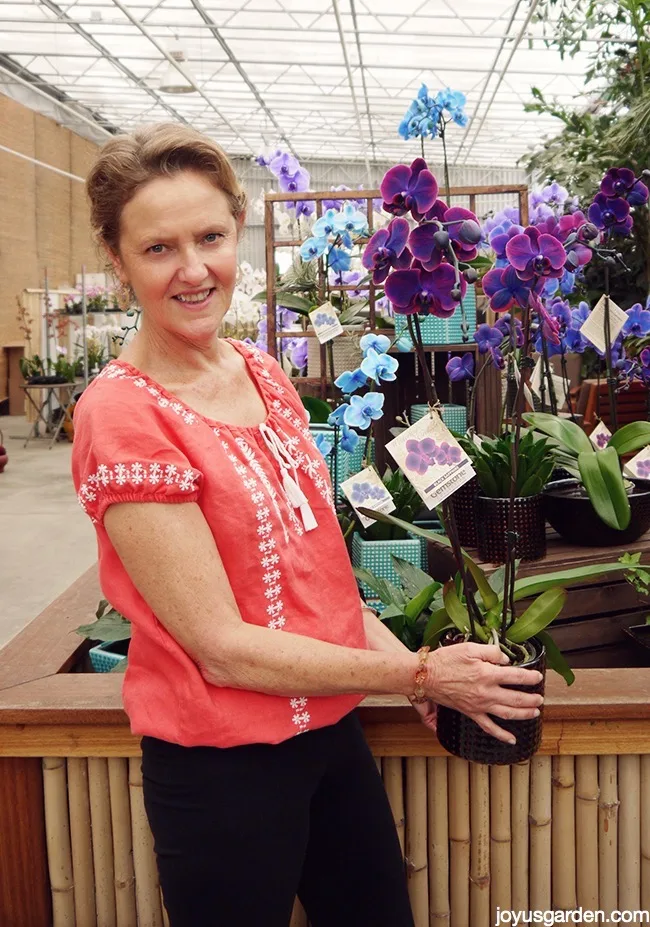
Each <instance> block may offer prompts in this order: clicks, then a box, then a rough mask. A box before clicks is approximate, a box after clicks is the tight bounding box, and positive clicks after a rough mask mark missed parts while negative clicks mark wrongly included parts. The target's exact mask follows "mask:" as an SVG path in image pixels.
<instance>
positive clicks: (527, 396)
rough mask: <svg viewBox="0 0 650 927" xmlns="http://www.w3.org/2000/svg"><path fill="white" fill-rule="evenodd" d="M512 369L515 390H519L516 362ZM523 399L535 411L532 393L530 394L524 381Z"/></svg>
mask: <svg viewBox="0 0 650 927" xmlns="http://www.w3.org/2000/svg"><path fill="white" fill-rule="evenodd" d="M512 369H513V371H514V374H515V382H516V384H517V391H518V390H519V383H520V382H521V374H520V373H519V367H517V364H516V363H515V364H513V365H512ZM524 399H525V400H526V402H527V403H528V405H529V406H530V408H531V410H532V411H533V412H534V411H535V400H534V399H533V394H532V393H531V391H530V390H529V389H528V387H527V386H526V384H525V383H524Z"/></svg>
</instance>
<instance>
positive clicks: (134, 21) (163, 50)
mask: <svg viewBox="0 0 650 927" xmlns="http://www.w3.org/2000/svg"><path fill="white" fill-rule="evenodd" d="M45 2H48V3H51V2H52V0H45ZM113 3H114V4H115V6H116V7H117V8H118V10H120V11H121V12H122V13H123V14H124V15H125V16H126V17H127V19H128V20H129V21H130V22H131V23H132V24H133V25H134V26H137V27H138V29H139V30H140V32H141V33H142V34H143V35H144V36H145V38H147V39H148V40H149V41H150V42H151V44H152V45H153V46H154V47H155V49H156V50H157V51H158V52H160V54H161V55H162V56H163V57H164V58H166V59H167V61H168V62H169V63H170V64H172V65H173V66H174V67H175V68H176V70H177V71H179V72H180V73H181V74H182V75H183V77H184V78H185V80H189V82H190V84H191V85H192V86H193V87H194V89H195V90H196V91H197V93H200V94H201V96H202V97H203V99H204V100H205V101H206V103H208V105H209V106H210V108H211V109H212V110H213V111H214V112H215V113H216V114H217V116H218V117H219V119H221V121H222V122H223V123H224V125H227V126H228V128H229V129H230V131H231V132H232V133H233V134H234V135H235V136H236V138H238V139H239V140H240V142H243V144H244V145H245V146H246V147H247V148H248V150H249V151H250V152H251V154H253V155H254V154H256V152H255V151H253V148H252V146H251V144H250V142H249V141H248V140H247V139H245V138H244V137H243V136H242V135H240V133H239V132H238V131H237V129H236V128H235V127H234V126H233V125H232V124H231V123H230V122H229V121H228V120H227V119H226V118H225V117H224V116H223V115H222V114H221V112H220V111H219V109H218V108H217V107H216V106H215V105H214V103H213V101H212V100H211V99H210V98H209V97H208V96H207V95H206V93H205V91H204V90H203V89H202V88H201V87H200V86H199V85H198V84H197V82H196V81H195V80H194V78H193V77H192V75H191V74H186V72H185V71H184V70H183V68H182V67H180V65H179V64H178V62H176V61H175V60H174V59H173V58H172V56H171V55H170V54H169V52H168V51H167V49H166V48H164V46H162V45H161V44H160V42H158V40H157V39H156V38H155V36H153V35H151V33H150V32H149V29H148V28H147V27H146V26H145V25H143V23H141V22H140V21H139V20H138V19H136V18H135V16H134V15H133V14H132V13H131V11H130V10H129V9H128V8H127V7H125V6H124V4H123V3H122V2H121V0H113ZM156 96H157V94H156ZM179 118H180V119H181V122H185V120H184V119H183V118H182V117H179Z"/></svg>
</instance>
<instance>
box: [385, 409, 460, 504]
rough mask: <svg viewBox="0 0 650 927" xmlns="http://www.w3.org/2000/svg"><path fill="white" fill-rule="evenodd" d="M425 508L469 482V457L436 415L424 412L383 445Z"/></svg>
mask: <svg viewBox="0 0 650 927" xmlns="http://www.w3.org/2000/svg"><path fill="white" fill-rule="evenodd" d="M386 450H387V451H389V452H390V454H391V456H392V457H393V458H394V460H395V461H396V463H397V464H398V466H399V468H400V469H401V470H402V472H403V473H404V474H405V476H406V477H407V478H408V480H409V481H410V482H411V483H412V484H413V486H414V487H415V489H416V490H417V491H418V493H419V495H420V497H421V498H422V501H423V502H424V504H425V505H426V507H427V508H428V509H434V508H435V507H436V506H437V505H440V503H441V502H444V500H445V499H447V498H448V497H449V496H451V495H452V494H453V493H455V492H456V490H457V489H460V487H461V486H463V485H464V484H465V483H467V482H469V480H471V478H472V477H473V476H474V470H473V468H472V465H471V463H470V459H469V457H468V456H467V454H466V453H465V451H464V450H463V449H462V447H461V446H460V444H459V443H458V441H456V439H455V438H454V437H453V435H452V434H451V432H450V431H449V429H448V428H447V427H446V426H445V425H444V424H443V422H442V420H441V418H440V416H439V415H438V414H437V413H435V412H434V414H433V415H430V414H429V413H427V414H426V415H425V416H424V418H421V419H420V420H419V421H418V422H416V423H415V425H411V427H410V428H407V429H406V431H403V432H402V433H401V434H399V435H398V436H397V437H396V438H394V439H393V440H392V441H390V442H389V443H388V444H387V445H386Z"/></svg>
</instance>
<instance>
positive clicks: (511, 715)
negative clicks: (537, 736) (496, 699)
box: [490, 705, 540, 721]
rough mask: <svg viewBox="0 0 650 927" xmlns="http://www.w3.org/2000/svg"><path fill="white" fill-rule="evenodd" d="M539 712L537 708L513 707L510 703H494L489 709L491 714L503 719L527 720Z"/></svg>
mask: <svg viewBox="0 0 650 927" xmlns="http://www.w3.org/2000/svg"><path fill="white" fill-rule="evenodd" d="M539 713H540V711H539V708H513V706H512V705H495V707H494V708H491V709H490V714H491V715H496V716H497V718H503V719H504V720H505V721H527V720H528V719H529V718H536V717H537V716H538V715H539Z"/></svg>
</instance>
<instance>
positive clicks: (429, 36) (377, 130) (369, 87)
mask: <svg viewBox="0 0 650 927" xmlns="http://www.w3.org/2000/svg"><path fill="white" fill-rule="evenodd" d="M536 6H537V0H515V2H512V0H491V2H489V3H486V2H485V0H397V2H396V0H155V2H154V0H78V2H72V3H68V2H61V0H59V2H55V0H23V2H5V0H2V2H0V80H1V81H2V89H3V90H4V92H6V93H8V94H9V95H11V96H14V97H15V98H17V99H21V98H23V99H26V97H27V96H29V97H30V104H29V105H32V106H34V105H38V104H34V102H33V101H34V100H37V101H41V105H40V106H38V108H39V109H42V111H43V112H48V113H51V112H52V97H55V98H56V99H57V100H58V101H59V104H60V105H57V106H56V108H55V112H56V118H57V119H58V121H59V122H62V123H64V124H66V125H68V126H69V127H70V128H72V129H75V130H76V131H78V132H80V133H81V134H84V135H87V136H89V137H92V138H95V139H96V140H100V139H101V138H102V137H107V136H108V134H109V132H114V131H116V130H118V129H119V130H129V129H132V128H133V127H135V126H137V125H138V124H141V123H143V122H154V121H160V120H169V119H173V120H177V121H179V122H184V123H189V124H191V125H193V126H195V127H197V128H198V129H201V130H203V131H204V132H206V133H208V134H209V135H211V136H213V137H214V138H216V139H217V140H218V141H219V142H220V143H221V144H222V145H223V146H224V147H225V148H226V150H227V151H228V152H229V153H231V154H237V155H243V156H254V155H257V154H258V153H259V152H260V150H261V149H262V148H263V147H264V146H265V145H273V146H275V145H280V146H286V147H288V148H290V149H291V150H292V151H293V152H294V153H295V154H297V155H298V156H299V157H300V158H303V159H307V158H318V159H327V160H330V159H331V160H337V161H340V160H356V161H366V162H367V163H371V162H374V161H394V160H405V159H407V158H408V157H409V156H415V155H416V154H417V153H419V150H420V143H419V141H415V140H411V141H408V142H405V141H404V140H403V139H402V138H400V136H399V135H398V131H397V129H398V125H399V123H400V121H401V119H402V117H403V115H404V113H405V111H406V109H407V107H408V105H409V103H410V101H411V100H412V99H413V98H414V97H415V95H416V94H417V91H418V90H419V88H420V85H421V84H422V83H423V82H424V83H426V84H427V85H428V87H429V89H430V91H431V92H433V93H435V92H436V91H437V90H439V89H442V88H446V87H450V88H452V89H453V90H460V91H462V92H463V93H464V94H466V96H467V106H466V112H467V114H468V115H469V117H470V122H469V124H468V125H467V126H466V127H465V128H461V127H459V126H456V125H450V127H449V130H448V151H449V157H450V162H451V163H452V164H454V165H457V166H463V165H486V164H487V165H502V166H514V165H515V164H516V163H517V161H518V160H519V158H520V157H521V156H522V155H523V154H525V153H526V152H527V151H528V150H530V149H531V148H532V147H533V146H535V145H536V144H537V143H539V141H540V140H541V139H542V137H543V136H545V135H553V134H555V133H556V132H557V131H558V130H559V128H560V123H559V122H558V121H557V120H555V119H553V118H550V117H545V116H540V115H538V114H535V113H526V112H525V110H524V106H525V104H526V103H527V102H530V101H531V100H532V99H533V96H532V91H531V88H532V87H533V86H536V87H539V88H540V90H541V91H542V92H543V93H544V94H545V95H546V96H549V97H554V98H556V99H557V100H558V101H559V102H560V103H563V104H565V105H568V106H575V107H578V108H582V109H584V108H585V107H587V106H593V105H594V104H595V101H594V99H593V95H592V96H591V97H587V96H585V94H584V72H585V69H586V67H587V63H588V53H589V51H594V50H595V49H596V48H597V45H596V44H594V43H588V45H587V47H586V50H585V52H583V53H581V54H579V55H577V56H575V57H574V58H567V59H565V60H562V59H561V58H560V55H559V53H558V52H557V51H555V50H554V49H551V48H549V47H547V45H546V43H545V41H544V36H543V31H542V25H541V24H540V23H538V22H536V21H535V8H536ZM547 29H548V26H547ZM176 50H181V51H183V52H184V54H185V56H186V63H180V64H178V63H174V59H173V57H172V55H171V54H170V53H171V52H176ZM170 69H171V74H172V77H173V76H174V75H176V77H177V78H178V80H179V81H181V82H185V83H187V82H188V81H189V84H190V89H191V92H188V93H170V92H165V90H164V89H162V88H163V87H164V86H166V85H167V83H168V82H169V73H168V72H169V71H170ZM181 72H183V73H181ZM184 73H185V74H186V75H187V76H183V74H184ZM21 94H22V97H21ZM596 105H597V103H596ZM100 126H104V127H105V128H100ZM439 145H440V141H439V140H436V141H428V142H427V150H428V151H430V152H436V151H437V146H439Z"/></svg>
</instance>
